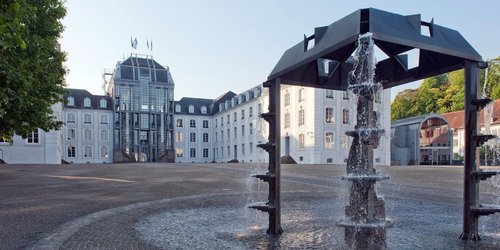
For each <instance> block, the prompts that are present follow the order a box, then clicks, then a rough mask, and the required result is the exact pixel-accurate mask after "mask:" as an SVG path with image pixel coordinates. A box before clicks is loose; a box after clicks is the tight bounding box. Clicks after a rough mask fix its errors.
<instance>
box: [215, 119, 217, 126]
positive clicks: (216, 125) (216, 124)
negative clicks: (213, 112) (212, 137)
mask: <svg viewBox="0 0 500 250" xmlns="http://www.w3.org/2000/svg"><path fill="white" fill-rule="evenodd" d="M215 127H217V118H215Z"/></svg>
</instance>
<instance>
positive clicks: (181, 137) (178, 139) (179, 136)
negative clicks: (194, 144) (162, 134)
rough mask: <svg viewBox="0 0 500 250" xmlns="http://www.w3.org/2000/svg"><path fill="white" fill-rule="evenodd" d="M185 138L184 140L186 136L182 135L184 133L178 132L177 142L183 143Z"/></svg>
mask: <svg viewBox="0 0 500 250" xmlns="http://www.w3.org/2000/svg"><path fill="white" fill-rule="evenodd" d="M183 138H184V135H183V134H182V132H177V134H176V136H175V139H176V141H177V142H182V141H184V140H183Z"/></svg>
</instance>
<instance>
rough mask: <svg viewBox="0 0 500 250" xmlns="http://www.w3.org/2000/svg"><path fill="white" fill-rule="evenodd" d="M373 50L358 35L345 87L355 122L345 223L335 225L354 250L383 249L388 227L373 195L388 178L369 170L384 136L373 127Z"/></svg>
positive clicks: (375, 86)
mask: <svg viewBox="0 0 500 250" xmlns="http://www.w3.org/2000/svg"><path fill="white" fill-rule="evenodd" d="M373 46H374V44H373V40H372V34H371V33H366V34H363V35H360V37H359V40H358V48H357V50H356V51H355V56H354V57H355V59H356V62H355V63H354V69H353V71H352V72H351V73H350V75H349V86H348V90H349V91H352V92H353V93H354V94H355V95H356V96H357V119H356V126H355V130H354V131H348V132H347V133H346V134H347V135H349V136H351V137H353V141H352V144H351V148H350V150H349V156H348V160H347V167H346V172H347V175H346V176H344V177H342V179H343V180H347V181H350V182H351V186H350V189H349V205H348V206H347V207H346V208H345V215H346V216H347V219H344V220H341V221H339V222H337V226H340V227H344V228H345V240H346V244H347V245H348V246H349V247H350V248H356V249H366V248H370V249H375V248H381V247H383V246H384V244H385V235H386V228H387V227H389V226H390V223H389V221H387V220H386V219H385V208H384V201H383V200H382V199H380V198H378V197H377V193H376V191H375V183H376V182H377V181H379V180H385V179H388V176H384V175H380V174H378V173H377V172H376V170H375V168H374V167H373V149H374V148H376V147H377V146H378V142H379V139H380V136H381V134H382V133H384V130H383V129H379V128H377V127H376V125H377V112H375V111H374V110H373V98H374V96H375V94H376V92H377V91H378V90H379V89H380V88H381V86H380V84H376V83H374V82H373V79H374V72H375V64H376V62H375V60H374V55H373V53H374V49H373Z"/></svg>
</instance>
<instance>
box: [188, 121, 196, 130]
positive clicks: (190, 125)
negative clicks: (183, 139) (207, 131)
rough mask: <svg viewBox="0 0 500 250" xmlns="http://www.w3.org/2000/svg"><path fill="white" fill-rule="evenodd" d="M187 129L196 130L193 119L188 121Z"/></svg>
mask: <svg viewBox="0 0 500 250" xmlns="http://www.w3.org/2000/svg"><path fill="white" fill-rule="evenodd" d="M189 127H190V128H196V121H195V120H194V119H191V120H189Z"/></svg>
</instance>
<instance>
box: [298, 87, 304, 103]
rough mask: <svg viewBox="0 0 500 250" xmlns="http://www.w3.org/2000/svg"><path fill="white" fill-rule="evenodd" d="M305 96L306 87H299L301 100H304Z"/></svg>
mask: <svg viewBox="0 0 500 250" xmlns="http://www.w3.org/2000/svg"><path fill="white" fill-rule="evenodd" d="M304 97H305V89H304V88H301V89H299V102H301V101H303V100H304Z"/></svg>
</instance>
